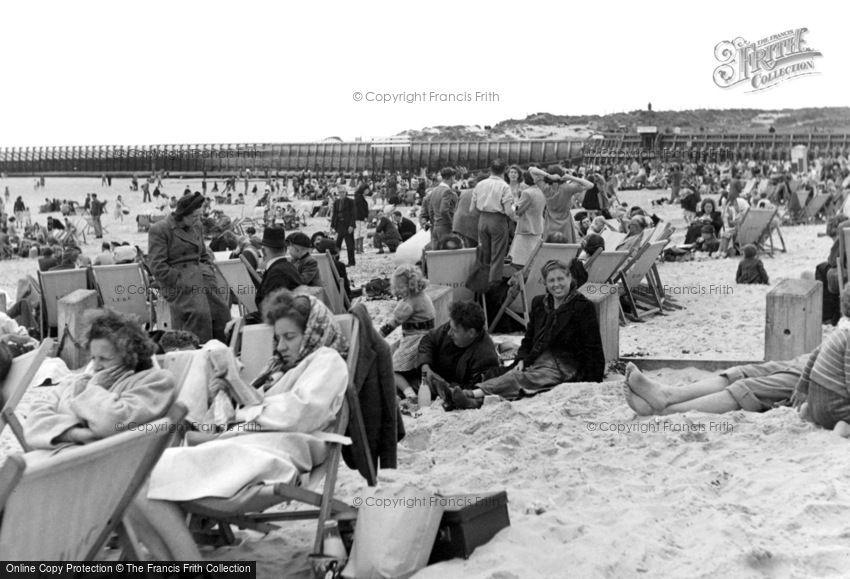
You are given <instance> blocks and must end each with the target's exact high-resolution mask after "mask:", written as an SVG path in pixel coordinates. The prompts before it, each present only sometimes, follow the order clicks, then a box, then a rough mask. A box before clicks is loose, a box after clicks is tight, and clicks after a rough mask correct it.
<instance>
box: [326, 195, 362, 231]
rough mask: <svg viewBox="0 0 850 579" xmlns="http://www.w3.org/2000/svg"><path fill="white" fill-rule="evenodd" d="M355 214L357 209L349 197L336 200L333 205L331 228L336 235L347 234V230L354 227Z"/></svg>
mask: <svg viewBox="0 0 850 579" xmlns="http://www.w3.org/2000/svg"><path fill="white" fill-rule="evenodd" d="M356 214H357V208H356V207H355V206H354V199H352V198H351V197H344V198H342V199H337V200H336V201H334V203H333V212H332V213H331V227H332V228H333V230H334V231H336V232H337V233H343V234H348V228H349V227H354V222H355V216H356Z"/></svg>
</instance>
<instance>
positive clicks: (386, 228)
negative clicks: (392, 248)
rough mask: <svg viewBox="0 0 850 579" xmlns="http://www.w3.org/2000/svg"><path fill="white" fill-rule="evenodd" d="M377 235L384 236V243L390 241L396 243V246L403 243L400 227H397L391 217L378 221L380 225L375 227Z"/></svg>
mask: <svg viewBox="0 0 850 579" xmlns="http://www.w3.org/2000/svg"><path fill="white" fill-rule="evenodd" d="M375 233H376V234H378V233H380V234H381V235H383V238H382V239H383V240H384V243H386V242H388V241H395V242H396V244H398V243H401V235H399V231H398V227H396V224H395V221H393V220H392V219H390V218H389V217H381V220H380V221H378V225H377V226H376V227H375Z"/></svg>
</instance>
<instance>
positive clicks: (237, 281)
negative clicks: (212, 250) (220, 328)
mask: <svg viewBox="0 0 850 579" xmlns="http://www.w3.org/2000/svg"><path fill="white" fill-rule="evenodd" d="M213 267H215V268H216V269H217V270H218V272H219V273H220V274H221V276H222V277H223V278H224V280H225V281H226V282H227V285H228V287H230V291H231V292H233V293H234V294H235V295H236V299H237V300H238V301H239V309H240V310H241V311H242V315H243V316H246V315H248V314H252V313H254V312H256V311H257V303H256V299H255V298H256V297H257V286H256V285H254V280H253V279H252V278H251V274H250V273H249V272H248V269H247V268H246V264H245V263H244V262H243V261H242V260H241V259H225V260H222V261H218V260H216V261H215V262H213Z"/></svg>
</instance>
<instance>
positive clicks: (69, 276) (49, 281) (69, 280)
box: [38, 268, 89, 338]
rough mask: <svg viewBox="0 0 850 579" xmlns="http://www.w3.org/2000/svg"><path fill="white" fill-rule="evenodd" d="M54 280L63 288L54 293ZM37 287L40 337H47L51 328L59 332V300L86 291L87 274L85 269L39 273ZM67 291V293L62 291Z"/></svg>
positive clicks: (87, 283) (87, 285)
mask: <svg viewBox="0 0 850 579" xmlns="http://www.w3.org/2000/svg"><path fill="white" fill-rule="evenodd" d="M56 280H61V281H63V282H64V283H63V287H62V288H60V289H58V290H56V291H54V287H55V285H56V283H58V282H57V281H56ZM38 287H39V290H40V291H41V312H40V314H39V315H40V316H41V336H42V338H46V337H48V335H49V334H50V329H51V328H56V330H57V335H58V330H59V300H60V299H62V298H63V297H65V296H66V295H68V294H69V293H71V292H72V291H74V290H76V289H88V287H89V272H88V268H86V269H63V270H57V271H39V272H38ZM65 289H67V290H68V291H64V290H65Z"/></svg>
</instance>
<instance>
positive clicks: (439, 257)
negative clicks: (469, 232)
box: [425, 247, 478, 302]
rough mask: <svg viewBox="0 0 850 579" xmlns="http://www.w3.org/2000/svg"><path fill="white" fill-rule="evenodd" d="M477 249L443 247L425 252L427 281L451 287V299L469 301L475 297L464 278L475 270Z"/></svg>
mask: <svg viewBox="0 0 850 579" xmlns="http://www.w3.org/2000/svg"><path fill="white" fill-rule="evenodd" d="M477 251H478V250H477V249H476V248H474V247H470V248H466V249H444V250H439V251H426V252H425V268H426V269H427V271H428V282H429V283H431V284H433V285H442V286H446V287H450V288H452V294H453V295H452V301H462V302H470V301H473V300H474V299H475V294H474V293H473V292H472V290H470V289H468V288H467V287H466V280H468V279H469V276H470V275H472V272H473V271H474V270H475V264H476V259H477V258H476V255H477Z"/></svg>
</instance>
